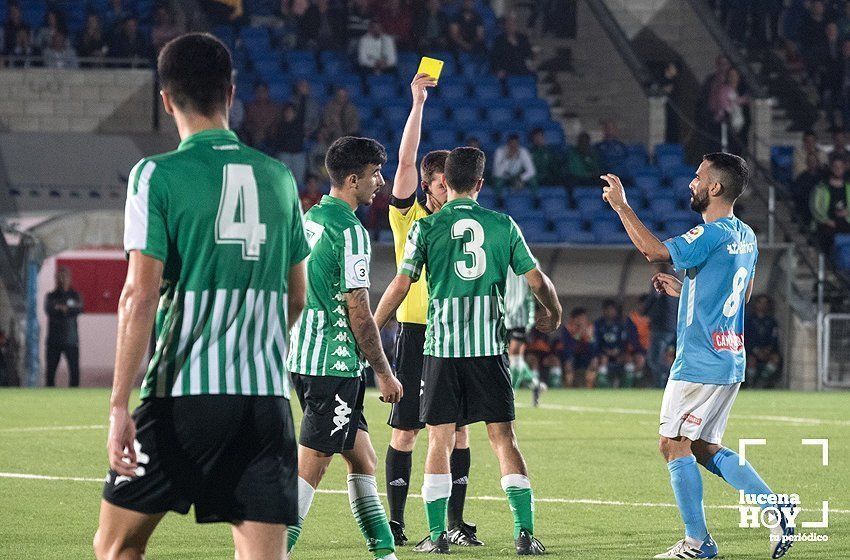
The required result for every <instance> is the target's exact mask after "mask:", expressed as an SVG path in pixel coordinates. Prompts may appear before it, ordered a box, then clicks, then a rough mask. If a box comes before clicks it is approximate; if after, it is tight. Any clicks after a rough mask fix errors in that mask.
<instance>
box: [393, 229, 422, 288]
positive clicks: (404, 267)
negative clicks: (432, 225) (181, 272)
mask: <svg viewBox="0 0 850 560" xmlns="http://www.w3.org/2000/svg"><path fill="white" fill-rule="evenodd" d="M421 231H422V227H421V223H420V222H414V224H413V226H412V227H411V228H410V233H409V234H408V235H407V241H406V242H405V245H404V258H403V259H402V261H401V265H400V266H399V269H398V273H399V274H404V275H405V276H410V279H411V280H413V281H414V282H416V281H417V280H419V277H420V276H421V275H422V267H423V266H425V244H424V243H423V240H422V234H421Z"/></svg>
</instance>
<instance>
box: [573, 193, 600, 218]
mask: <svg viewBox="0 0 850 560" xmlns="http://www.w3.org/2000/svg"><path fill="white" fill-rule="evenodd" d="M606 206H607V203H606V202H605V201H604V200H602V189H599V194H598V196H595V197H593V198H580V199H578V200H576V209H577V210H578V211H579V212H581V214H582V216H592V215H594V214H595V213H596V212H598V211H599V210H602V209H604V208H605V207H606Z"/></svg>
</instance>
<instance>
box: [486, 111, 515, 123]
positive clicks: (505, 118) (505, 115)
mask: <svg viewBox="0 0 850 560" xmlns="http://www.w3.org/2000/svg"><path fill="white" fill-rule="evenodd" d="M486 118H487V121H488V122H490V123H491V124H493V125H495V126H502V125H505V124H507V123H511V122H513V121H514V120H515V119H516V117H515V115H514V112H513V110H511V109H509V108H507V107H493V108H490V109H487V117H486Z"/></svg>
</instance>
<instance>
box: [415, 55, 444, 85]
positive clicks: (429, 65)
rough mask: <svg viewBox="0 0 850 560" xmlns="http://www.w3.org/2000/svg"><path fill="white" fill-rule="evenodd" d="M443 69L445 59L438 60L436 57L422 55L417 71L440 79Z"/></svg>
mask: <svg viewBox="0 0 850 560" xmlns="http://www.w3.org/2000/svg"><path fill="white" fill-rule="evenodd" d="M442 71H443V61H442V60H437V59H436V58H428V57H427V56H423V57H422V61H421V62H420V63H419V70H417V71H416V73H417V74H422V73H423V72H424V73H425V74H428V75H429V76H431V77H432V78H434V81H435V82H436V81H439V79H440V72H442Z"/></svg>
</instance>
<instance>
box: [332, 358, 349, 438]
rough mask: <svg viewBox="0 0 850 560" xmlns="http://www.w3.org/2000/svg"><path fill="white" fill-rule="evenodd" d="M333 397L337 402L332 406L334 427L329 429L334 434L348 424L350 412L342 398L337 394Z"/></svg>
mask: <svg viewBox="0 0 850 560" xmlns="http://www.w3.org/2000/svg"><path fill="white" fill-rule="evenodd" d="M337 363H339V362H337ZM334 398H336V402H337V403H338V404H337V407H336V408H334V418H333V422H334V426H335V427H334V429H333V430H331V435H334V434H335V433H337V432H338V431H340V430H341V429H343V428H344V427H345V426H347V425H348V420H349V419H348V415H349V414H351V407H350V406H348V403H347V402H345V401H344V400H342V399H341V398H340V396H339V395H334Z"/></svg>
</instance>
